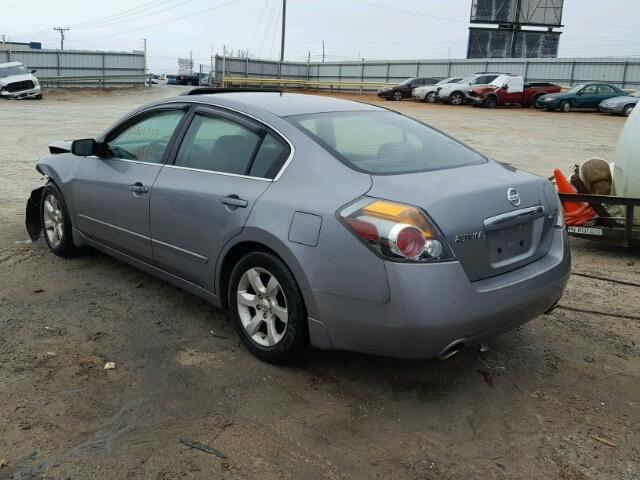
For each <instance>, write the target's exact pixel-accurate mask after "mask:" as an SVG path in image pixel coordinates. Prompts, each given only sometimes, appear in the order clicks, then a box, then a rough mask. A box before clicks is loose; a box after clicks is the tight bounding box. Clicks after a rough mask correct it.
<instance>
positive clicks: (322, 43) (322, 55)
mask: <svg viewBox="0 0 640 480" xmlns="http://www.w3.org/2000/svg"><path fill="white" fill-rule="evenodd" d="M322 61H323V62H324V39H323V40H322Z"/></svg>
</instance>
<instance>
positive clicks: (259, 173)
mask: <svg viewBox="0 0 640 480" xmlns="http://www.w3.org/2000/svg"><path fill="white" fill-rule="evenodd" d="M288 154H289V149H288V148H287V147H285V146H284V145H283V144H282V143H281V142H280V140H278V139H276V137H274V136H273V135H271V134H270V133H267V134H266V136H265V137H264V140H262V145H260V149H259V150H258V153H257V154H256V158H255V159H254V160H253V164H252V165H251V170H250V171H249V175H251V176H252V177H262V178H274V177H275V176H276V175H277V174H278V172H279V171H280V169H281V168H282V165H283V164H284V162H285V161H286V158H287V156H288Z"/></svg>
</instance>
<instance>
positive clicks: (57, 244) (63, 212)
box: [40, 183, 78, 257]
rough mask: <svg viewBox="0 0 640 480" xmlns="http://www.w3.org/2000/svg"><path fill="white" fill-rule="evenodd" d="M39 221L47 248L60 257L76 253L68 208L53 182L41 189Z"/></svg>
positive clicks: (76, 248) (71, 255)
mask: <svg viewBox="0 0 640 480" xmlns="http://www.w3.org/2000/svg"><path fill="white" fill-rule="evenodd" d="M40 221H41V224H42V227H43V228H44V240H45V242H47V245H48V247H49V250H51V251H52V252H53V253H55V254H56V255H58V256H60V257H73V256H75V255H76V254H77V253H78V247H76V246H75V245H74V244H73V237H72V234H71V217H70V216H69V209H68V208H67V204H66V202H65V201H64V197H63V196H62V192H61V191H60V189H59V188H58V187H57V185H56V184H55V183H49V184H47V186H45V187H44V189H43V190H42V199H41V201H40Z"/></svg>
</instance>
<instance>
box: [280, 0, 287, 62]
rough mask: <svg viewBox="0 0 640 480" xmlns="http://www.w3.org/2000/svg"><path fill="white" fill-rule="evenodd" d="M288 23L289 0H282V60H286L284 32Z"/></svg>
mask: <svg viewBox="0 0 640 480" xmlns="http://www.w3.org/2000/svg"><path fill="white" fill-rule="evenodd" d="M286 24H287V0H282V41H281V43H280V61H281V62H284V34H285V29H286Z"/></svg>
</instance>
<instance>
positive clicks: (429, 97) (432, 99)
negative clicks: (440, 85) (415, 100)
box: [424, 92, 436, 103]
mask: <svg viewBox="0 0 640 480" xmlns="http://www.w3.org/2000/svg"><path fill="white" fill-rule="evenodd" d="M424 101H425V102H427V103H436V92H429V93H427V94H426V95H425V97H424Z"/></svg>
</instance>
